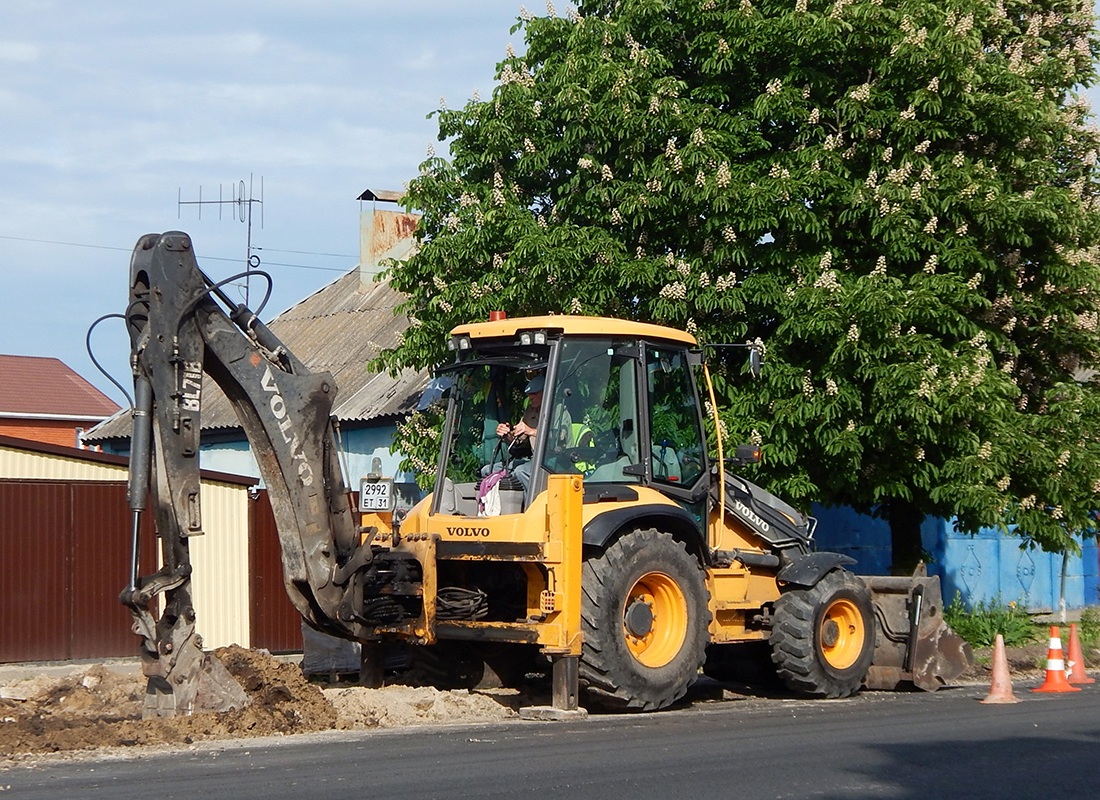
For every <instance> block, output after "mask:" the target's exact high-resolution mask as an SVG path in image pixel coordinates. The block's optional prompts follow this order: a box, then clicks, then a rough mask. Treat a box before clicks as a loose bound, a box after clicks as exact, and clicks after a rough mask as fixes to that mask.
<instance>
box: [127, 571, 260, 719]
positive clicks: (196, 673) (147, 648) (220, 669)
mask: <svg viewBox="0 0 1100 800" xmlns="http://www.w3.org/2000/svg"><path fill="white" fill-rule="evenodd" d="M124 594H126V593H124ZM134 605H136V604H132V605H131V613H132V614H133V617H134V628H133V630H134V632H135V633H137V634H138V635H140V636H142V638H143V642H142V647H141V670H142V672H143V673H144V674H145V677H146V686H145V704H144V707H143V708H142V713H141V715H142V718H143V719H152V718H156V717H175V716H188V715H190V714H197V713H201V712H204V711H229V710H231V709H235V708H244V707H245V706H247V705H248V703H249V698H248V695H247V694H246V693H245V691H244V689H243V688H241V685H240V684H239V683H237V680H236V679H235V678H234V677H233V676H232V675H231V674H230V672H229V670H228V669H226V667H225V664H223V663H222V662H221V661H219V660H218V659H217V657H216V656H213V655H211V654H210V653H206V652H204V651H203V649H202V637H201V636H199V635H198V634H197V633H195V628H194V625H193V624H192V623H191V622H190V621H189V620H188V619H186V618H183V619H179V618H177V619H175V620H167V619H165V618H162V619H161V624H160V625H159V626H158V625H157V623H156V621H155V620H154V619H153V616H152V614H150V613H149V611H148V609H147V608H145V607H143V606H138V607H136V608H135V607H134ZM158 627H159V631H158Z"/></svg>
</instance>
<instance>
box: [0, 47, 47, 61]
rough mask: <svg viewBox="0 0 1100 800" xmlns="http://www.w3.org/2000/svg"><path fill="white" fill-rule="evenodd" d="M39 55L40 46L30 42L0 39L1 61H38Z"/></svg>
mask: <svg viewBox="0 0 1100 800" xmlns="http://www.w3.org/2000/svg"><path fill="white" fill-rule="evenodd" d="M38 57H39V49H38V46H37V45H34V44H32V43H30V42H3V41H0V61H15V62H19V63H24V64H26V63H30V62H32V61H37V60H38Z"/></svg>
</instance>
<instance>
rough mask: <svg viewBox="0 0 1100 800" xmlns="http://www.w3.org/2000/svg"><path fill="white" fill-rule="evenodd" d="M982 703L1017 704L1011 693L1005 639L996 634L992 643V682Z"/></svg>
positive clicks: (1017, 700) (1010, 678)
mask: <svg viewBox="0 0 1100 800" xmlns="http://www.w3.org/2000/svg"><path fill="white" fill-rule="evenodd" d="M982 702H983V703H986V704H993V703H1019V702H1020V701H1019V699H1017V697H1016V695H1014V694H1013V693H1012V677H1011V676H1010V675H1009V672H1008V656H1006V655H1005V637H1003V636H1001V634H999V633H998V634H997V639H996V641H994V643H993V681H992V683H990V685H989V694H987V695H986V697H985V700H982Z"/></svg>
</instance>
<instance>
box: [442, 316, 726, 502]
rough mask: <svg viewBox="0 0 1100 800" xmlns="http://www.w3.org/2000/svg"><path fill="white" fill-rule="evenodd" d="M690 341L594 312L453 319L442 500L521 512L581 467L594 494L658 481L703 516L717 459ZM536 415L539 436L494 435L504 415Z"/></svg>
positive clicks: (616, 494) (513, 419)
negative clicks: (469, 321)
mask: <svg viewBox="0 0 1100 800" xmlns="http://www.w3.org/2000/svg"><path fill="white" fill-rule="evenodd" d="M616 328H622V329H623V331H622V333H619V334H616V333H610V334H609V333H606V332H605V331H607V330H609V329H610V330H613V331H614V330H615V329H616ZM693 345H694V340H693V339H691V337H689V336H687V335H686V334H683V333H680V332H678V331H672V330H671V329H665V328H661V327H658V326H654V325H643V324H640V323H622V322H619V321H610V320H597V319H593V318H586V317H541V318H527V319H515V320H508V321H506V322H505V321H497V322H493V323H480V324H477V325H468V326H463V327H461V328H457V329H455V332H454V334H453V339H452V347H453V349H454V350H455V352H456V355H457V358H456V361H455V362H454V363H453V364H451V365H449V366H448V367H445V368H444V369H442V370H440V378H439V379H437V381H442V382H443V383H444V384H445V385H447V387H448V388H447V395H448V398H449V399H448V408H447V420H446V425H445V427H444V440H443V447H442V453H441V456H440V462H439V470H438V474H437V478H436V492H435V498H436V499H435V503H436V505H435V508H434V511H435V512H436V513H443V514H457V515H461V516H496V515H499V514H511V513H519V512H521V511H522V510H524V509H525V508H527V507H528V506H530V505H531V503H532V502H533V501H534V499H535V498H536V497H537V496H538V495H539V494H540V493H541V492H542V491H544V490H545V488H546V476H547V475H550V474H561V473H567V474H580V475H583V476H584V485H585V497H586V500H587V501H589V502H594V501H597V500H616V499H634V498H636V492H632V491H630V489H629V487H631V486H635V485H643V486H652V487H653V488H655V489H658V490H659V491H661V492H663V493H665V494H666V495H668V496H669V497H671V498H673V499H674V500H676V501H678V502H680V503H681V504H683V505H684V506H685V507H691V509H690V510H691V511H692V512H694V515H695V516H697V518H700V519H701V518H702V511H703V509H702V505H701V504H702V503H704V502H705V496H706V490H707V486H708V481H707V475H708V469H709V467H708V463H707V455H706V445H705V437H704V435H703V426H702V419H701V417H700V412H699V403H698V401H697V394H696V386H695V380H694V375H693V372H694V370H693V369H692V367H693V365H694V364H696V363H697V359H696V358H695V355H694V351H693ZM539 384H542V389H543V391H542V396H541V398H539V397H536V396H535V393H533V392H531V389H532V387H533V386H537V385H539ZM438 385H439V383H437V386H438ZM539 401H541V404H539V405H538V406H537V413H536V412H534V410H531V411H529V410H528V407H529V406H531V405H532V404H536V403H539ZM525 414H527V416H526V417H525ZM533 419H537V423H536V425H535V426H534V427H535V428H536V431H537V434H536V435H535V436H534V438H533V440H532V439H529V438H527V437H514V438H513V437H504V438H502V437H500V436H498V435H497V430H498V425H499V424H500V423H502V422H503V423H507V424H508V425H509V426H513V427H514V426H515V425H516V423H518V422H519V421H520V420H527V421H530V420H533ZM616 487H624V488H619V489H616Z"/></svg>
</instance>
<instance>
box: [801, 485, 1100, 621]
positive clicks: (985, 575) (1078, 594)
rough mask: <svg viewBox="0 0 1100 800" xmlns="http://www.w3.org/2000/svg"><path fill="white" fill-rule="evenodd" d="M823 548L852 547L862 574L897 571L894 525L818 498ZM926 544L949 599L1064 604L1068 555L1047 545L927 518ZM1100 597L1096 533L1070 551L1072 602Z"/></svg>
mask: <svg viewBox="0 0 1100 800" xmlns="http://www.w3.org/2000/svg"><path fill="white" fill-rule="evenodd" d="M813 515H814V516H815V517H816V518H817V520H818V524H817V531H816V533H815V535H814V538H815V539H816V540H817V547H818V549H819V550H833V551H835V552H838V553H845V554H846V555H850V556H852V557H853V558H855V559H856V561H857V562H858V563H857V564H856V565H855V566H854V567H853V568H852V571H853V572H856V573H858V574H860V575H888V574H889V573H890V528H889V526H888V525H887V524H886V523H885V522H884V521H882V520H880V519H875V518H873V517H869V516H867V515H865V514H857V513H856V512H855V511H853V510H852V509H850V508H825V507H824V506H816V505H815V506H814V507H813ZM921 539H922V543H923V545H924V549H925V551H927V552H928V553H929V555H930V556H931V558H932V561H931V563H930V564H929V565H928V572H929V574H934V575H939V576H940V581H941V583H942V585H943V593H944V602H947V603H950V602H951V599H952V598H953V597H954V596H955V593H956V592H958V593H959V594H961V595H962V598H963V601H964V602H966V603H967V604H968V605H973V604H974V603H977V602H980V601H990V600H1000V601H1001V602H1004V603H1008V602H1010V601H1016V602H1019V603H1021V604H1022V605H1024V606H1026V607H1027V608H1028V609H1029V610H1031V611H1053V610H1056V609H1057V608H1058V596H1059V590H1060V583H1061V575H1062V556H1060V555H1055V554H1051V553H1044V552H1042V551H1041V550H1022V549H1021V548H1020V544H1021V540H1020V539H1019V538H1017V537H1015V536H1013V535H1011V534H1005V533H1000V532H999V531H996V530H994V529H990V528H984V529H982V530H981V531H980V532H978V533H977V534H975V535H973V536H970V535H968V534H965V533H958V532H956V531H955V530H954V526H953V525H952V523H951V522H950V521H948V520H943V519H926V520H925V521H924V524H923V525H922V526H921ZM1097 604H1100V550H1098V548H1097V545H1096V541H1095V540H1090V541H1088V542H1086V543H1085V546H1084V547H1083V548H1082V554H1081V555H1080V556H1076V557H1071V558H1070V559H1069V564H1068V569H1067V573H1066V607H1067V608H1082V607H1084V606H1089V605H1097Z"/></svg>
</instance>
